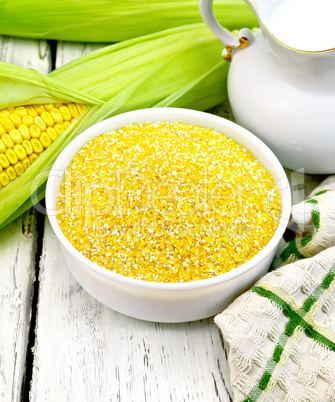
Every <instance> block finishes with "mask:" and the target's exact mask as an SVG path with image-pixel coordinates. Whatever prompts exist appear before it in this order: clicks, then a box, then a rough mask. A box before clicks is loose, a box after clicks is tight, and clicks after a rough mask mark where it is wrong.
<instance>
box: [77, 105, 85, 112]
mask: <svg viewBox="0 0 335 402" xmlns="http://www.w3.org/2000/svg"><path fill="white" fill-rule="evenodd" d="M76 106H77V109H78V112H79V113H82V112H83V111H84V110H85V109H86V105H83V104H82V103H76Z"/></svg>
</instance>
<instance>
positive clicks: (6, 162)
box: [0, 154, 10, 169]
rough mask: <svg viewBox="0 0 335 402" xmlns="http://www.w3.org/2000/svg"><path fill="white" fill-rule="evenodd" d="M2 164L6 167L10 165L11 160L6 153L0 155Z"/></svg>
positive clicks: (0, 163)
mask: <svg viewBox="0 0 335 402" xmlns="http://www.w3.org/2000/svg"><path fill="white" fill-rule="evenodd" d="M0 165H1V166H2V167H3V168H4V169H5V168H8V166H9V165H10V163H9V160H8V159H7V156H6V155H5V154H1V155H0Z"/></svg>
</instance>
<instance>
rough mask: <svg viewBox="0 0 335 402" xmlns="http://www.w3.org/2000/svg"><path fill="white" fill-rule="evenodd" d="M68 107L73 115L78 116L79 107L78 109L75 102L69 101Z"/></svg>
mask: <svg viewBox="0 0 335 402" xmlns="http://www.w3.org/2000/svg"><path fill="white" fill-rule="evenodd" d="M67 107H68V109H69V111H70V113H71V116H72V117H76V116H78V114H79V112H78V109H77V107H76V105H75V104H74V103H69V104H68V105H67Z"/></svg>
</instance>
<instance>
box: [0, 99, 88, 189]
mask: <svg viewBox="0 0 335 402" xmlns="http://www.w3.org/2000/svg"><path fill="white" fill-rule="evenodd" d="M85 107H86V106H84V105H81V104H75V103H68V104H66V103H64V104H62V103H60V104H52V103H51V104H45V105H31V106H19V107H16V108H8V109H4V110H2V111H0V189H1V188H2V187H6V186H7V185H8V184H9V183H10V182H11V181H13V180H15V179H16V178H17V177H18V176H21V175H22V174H23V173H24V172H25V171H26V170H27V169H28V168H29V167H30V166H31V164H32V163H34V162H35V161H36V159H37V158H38V157H39V156H40V155H41V154H42V153H43V152H44V151H45V150H46V149H47V148H48V147H49V146H50V145H51V143H52V142H53V141H55V140H56V138H58V137H59V136H60V135H61V134H62V133H63V132H64V131H65V130H66V129H67V128H68V127H69V126H70V125H71V123H73V121H74V119H75V118H76V117H77V116H78V115H79V114H80V113H81V112H82V111H83V110H84V109H85Z"/></svg>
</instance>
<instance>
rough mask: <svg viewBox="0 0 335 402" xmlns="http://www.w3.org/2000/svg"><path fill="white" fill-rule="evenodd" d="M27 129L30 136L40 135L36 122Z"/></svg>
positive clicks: (36, 136) (37, 136)
mask: <svg viewBox="0 0 335 402" xmlns="http://www.w3.org/2000/svg"><path fill="white" fill-rule="evenodd" d="M29 130H30V135H31V137H32V138H39V137H40V135H41V129H40V128H39V127H38V126H37V125H36V124H33V125H32V126H31V127H29Z"/></svg>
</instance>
